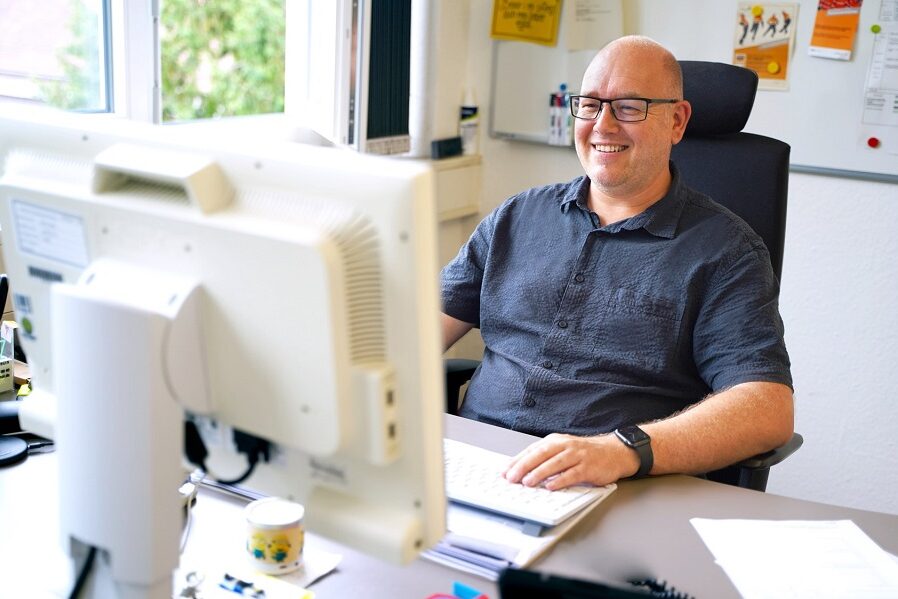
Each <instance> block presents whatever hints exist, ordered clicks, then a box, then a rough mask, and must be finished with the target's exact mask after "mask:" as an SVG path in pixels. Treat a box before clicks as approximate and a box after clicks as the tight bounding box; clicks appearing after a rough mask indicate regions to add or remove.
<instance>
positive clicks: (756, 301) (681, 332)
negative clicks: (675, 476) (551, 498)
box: [442, 36, 793, 489]
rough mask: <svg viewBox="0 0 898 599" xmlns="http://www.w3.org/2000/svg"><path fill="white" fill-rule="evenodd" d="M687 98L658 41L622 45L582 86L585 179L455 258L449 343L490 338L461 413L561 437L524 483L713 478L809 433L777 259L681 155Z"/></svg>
mask: <svg viewBox="0 0 898 599" xmlns="http://www.w3.org/2000/svg"><path fill="white" fill-rule="evenodd" d="M682 93H683V92H682V74H681V72H680V68H679V65H678V63H677V61H676V60H675V59H674V57H673V56H672V55H671V54H670V53H669V52H668V51H667V50H665V49H664V48H663V47H661V46H660V45H658V44H657V43H655V42H654V41H652V40H650V39H648V38H644V37H637V36H630V37H625V38H621V39H619V40H616V41H614V42H612V43H610V44H608V45H607V46H606V47H605V48H603V49H602V50H601V51H600V52H599V53H598V54H597V55H596V57H595V59H594V60H593V61H592V63H591V64H590V65H589V67H588V68H587V70H586V73H585V75H584V77H583V84H582V87H581V91H580V94H581V95H580V96H574V97H572V106H573V109H574V111H575V114H576V116H577V118H576V119H575V121H576V123H575V130H574V136H575V143H576V149H577V155H578V157H579V159H580V163H581V164H582V166H583V169H584V171H585V172H586V176H585V177H580V178H578V179H575V180H574V181H572V182H570V183H567V184H557V185H551V186H547V187H544V188H538V189H532V190H529V191H526V192H524V193H522V194H520V195H518V196H515V197H513V198H511V199H509V200H507V201H506V202H505V203H504V204H502V205H501V206H500V207H499V208H497V209H496V210H495V211H494V212H493V213H492V214H490V215H489V216H488V217H487V218H486V219H484V221H483V222H481V223H480V225H479V226H478V227H477V230H476V231H475V232H474V234H473V235H472V236H471V239H470V240H469V241H468V242H467V244H466V245H465V246H464V247H462V249H461V251H460V252H459V254H458V256H457V257H456V258H455V260H453V262H451V263H450V264H449V265H447V266H446V268H445V269H444V270H443V273H442V294H443V311H444V314H443V316H442V322H443V336H444V342H445V346H446V347H447V348H448V347H450V346H451V345H452V344H453V343H455V341H457V340H458V339H459V338H460V337H461V336H462V335H464V334H465V333H466V332H467V331H468V330H470V329H471V328H472V327H473V326H478V327H479V328H480V330H481V335H482V336H483V339H484V343H485V346H486V349H485V352H484V357H483V362H482V363H481V366H480V369H479V370H478V372H477V373H476V374H475V376H474V378H473V379H472V380H471V383H470V384H469V388H468V392H467V395H466V398H465V402H464V404H463V406H462V409H461V414H462V415H463V416H466V417H469V418H474V419H478V420H481V421H485V422H490V423H493V424H498V425H501V426H505V427H508V428H513V429H516V430H521V431H524V432H528V433H531V434H536V435H539V436H545V438H544V439H542V440H540V441H538V442H536V443H534V444H532V445H531V446H530V447H528V448H527V449H526V450H524V451H523V452H521V453H520V454H519V455H518V456H516V457H515V458H513V459H512V461H511V464H510V465H509V467H508V470H507V471H506V473H505V476H506V478H507V479H509V480H511V481H513V482H522V483H523V484H525V485H537V484H540V483H542V482H545V484H546V486H547V487H548V488H550V489H558V488H563V487H566V486H569V485H572V484H576V483H581V482H588V483H593V484H596V485H602V484H606V483H609V482H613V481H616V480H618V479H620V478H626V477H630V476H634V475H639V476H643V475H646V474H665V473H702V472H707V471H710V470H714V469H717V468H721V467H724V466H726V465H729V464H732V463H734V462H737V461H739V460H741V459H744V458H747V457H750V456H752V455H755V454H757V453H761V452H763V451H767V450H769V449H772V448H774V447H777V446H779V445H782V444H783V443H785V442H786V441H787V440H788V439H789V438H790V437H791V435H792V428H793V400H792V391H791V376H790V373H789V359H788V355H787V353H786V349H785V345H784V343H783V337H782V335H783V330H782V321H781V319H780V317H779V313H778V309H777V298H778V283H777V281H776V278H775V276H774V274H773V272H772V268H771V265H770V257H769V255H768V253H767V250H766V248H765V247H764V245H763V242H762V241H761V240H760V238H759V237H758V236H757V235H756V234H755V233H754V232H753V231H752V230H751V229H750V228H749V227H748V225H746V224H745V223H744V222H743V221H741V220H740V219H739V218H738V217H736V216H735V215H733V214H732V213H731V212H729V211H727V210H726V209H724V208H722V207H721V206H719V205H718V204H715V203H714V202H712V201H711V200H710V199H709V198H707V197H706V196H704V195H702V194H699V193H697V192H694V191H692V190H690V189H688V188H687V187H685V185H684V184H683V182H682V181H680V179H679V175H678V174H677V172H676V169H675V167H674V166H673V164H672V163H670V162H669V158H670V151H671V147H672V146H673V144H676V143H677V142H679V141H680V139H681V138H682V136H683V132H684V131H685V129H686V123H687V122H688V120H689V117H690V115H691V110H692V109H691V107H690V105H689V103H688V102H685V101H683V100H682ZM713 166H714V165H713V164H709V165H708V168H713ZM634 425H638V427H637V426H634ZM547 479H548V480H547Z"/></svg>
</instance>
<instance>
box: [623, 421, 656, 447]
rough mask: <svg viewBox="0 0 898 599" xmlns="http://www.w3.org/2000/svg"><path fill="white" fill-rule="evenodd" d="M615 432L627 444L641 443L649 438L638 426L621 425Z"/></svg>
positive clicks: (646, 441)
mask: <svg viewBox="0 0 898 599" xmlns="http://www.w3.org/2000/svg"><path fill="white" fill-rule="evenodd" d="M617 433H618V435H619V436H620V437H621V438H622V439H623V440H624V441H625V442H626V443H627V445H634V446H635V445H643V444H645V443H648V442H649V441H650V440H651V438H650V437H649V436H648V435H647V434H646V433H645V431H643V430H642V429H641V428H639V427H638V426H622V427H621V428H619V429H617Z"/></svg>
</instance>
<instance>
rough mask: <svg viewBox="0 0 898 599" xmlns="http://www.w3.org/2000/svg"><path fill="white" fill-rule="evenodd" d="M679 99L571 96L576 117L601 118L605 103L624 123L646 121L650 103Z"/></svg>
mask: <svg viewBox="0 0 898 599" xmlns="http://www.w3.org/2000/svg"><path fill="white" fill-rule="evenodd" d="M677 102H679V100H669V99H663V100H657V99H652V98H617V99H616V100H606V99H604V98H593V97H592V96H571V114H572V115H574V117H575V118H578V119H583V120H585V121H594V120H596V119H597V118H599V114H600V113H601V112H602V108H603V107H604V106H605V104H608V106H610V107H611V114H612V115H613V116H614V118H616V119H617V120H619V121H620V122H622V123H637V122H639V121H644V120H645V119H646V118H648V115H649V104H675V103H677Z"/></svg>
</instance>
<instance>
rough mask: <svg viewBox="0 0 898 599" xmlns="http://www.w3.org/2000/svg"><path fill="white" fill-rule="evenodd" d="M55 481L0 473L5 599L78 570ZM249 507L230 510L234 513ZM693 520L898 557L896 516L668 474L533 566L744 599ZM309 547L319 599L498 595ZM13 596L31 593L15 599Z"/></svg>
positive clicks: (44, 471)
mask: <svg viewBox="0 0 898 599" xmlns="http://www.w3.org/2000/svg"><path fill="white" fill-rule="evenodd" d="M446 434H447V436H449V437H451V438H453V439H458V440H460V441H466V442H468V443H476V444H479V445H481V446H483V447H486V448H488V449H492V450H495V451H501V452H504V453H514V452H516V451H517V450H518V449H520V448H522V447H524V446H526V445H527V444H528V443H529V442H530V441H531V440H532V437H529V436H527V435H523V434H520V433H515V432H513V431H508V430H505V429H500V428H496V427H492V426H489V425H485V424H481V423H477V422H472V421H469V420H464V419H461V418H457V417H454V416H447V417H446ZM55 473H56V459H55V456H54V455H53V454H47V455H35V456H31V457H29V458H28V459H27V460H26V461H25V462H23V463H22V464H20V465H17V466H13V467H9V468H5V469H0V572H2V583H0V596H2V597H6V596H28V597H58V596H65V594H66V592H67V590H68V588H69V585H70V581H71V567H70V565H69V563H68V561H67V559H66V558H65V556H64V555H63V554H62V552H61V551H57V550H56V549H55V548H56V543H57V533H56V530H57V529H58V515H57V514H56V513H55V509H56V504H57V501H56V494H55V488H56V479H55ZM209 493H210V492H208V491H205V490H204V491H202V492H201V494H200V497H199V501H198V503H197V508H196V510H195V519H196V520H195V524H194V529H193V532H192V534H191V540H190V544H191V545H192V544H193V543H201V542H202V530H203V528H204V527H206V526H209V525H210V523H209V522H204V521H203V502H204V500H210V497H211V496H210V494H209ZM215 497H218V496H217V495H216V496H215ZM223 501H231V500H229V499H225V500H223ZM242 505H243V504H242V503H240V502H239V501H233V506H234V509H235V510H239V509H240V508H242ZM237 517H239V514H238V516H237ZM693 517H703V518H757V519H801V520H812V519H816V520H840V519H850V520H853V521H854V522H855V523H856V524H857V525H858V526H860V527H861V529H863V530H864V532H865V533H867V534H868V535H869V536H870V537H871V538H872V539H873V540H874V541H876V542H877V543H878V544H879V545H880V546H881V547H882V548H883V549H885V550H886V551H889V552H891V553H898V516H893V515H888V514H879V513H874V512H866V511H862V510H854V509H848V508H840V507H835V506H828V505H823V504H819V503H814V502H809V501H800V500H796V499H789V498H785V497H778V496H775V495H770V494H765V493H759V492H756V491H748V490H745V489H739V488H735V487H729V486H726V485H721V484H718V483H713V482H709V481H705V480H700V479H697V478H693V477H689V476H665V477H659V478H653V479H644V480H639V481H625V482H622V483H620V484H619V486H618V490H617V491H616V492H615V493H614V494H612V495H611V497H609V498H608V499H607V500H605V501H604V502H603V503H602V504H600V505H599V507H598V508H596V509H595V510H594V511H593V512H592V513H591V514H589V516H587V517H586V518H585V519H584V520H583V522H581V523H580V524H579V525H578V526H577V527H576V528H575V529H574V530H573V531H571V533H569V535H568V536H566V537H565V538H564V539H562V541H561V542H560V543H559V544H558V545H557V546H556V547H555V549H554V550H553V551H552V552H551V553H550V554H549V555H547V556H546V557H545V558H543V559H542V560H541V561H540V562H539V563H538V564H537V565H536V568H537V569H540V570H545V571H550V572H553V573H556V574H561V575H566V576H575V577H580V578H593V579H599V580H601V579H605V580H620V579H621V578H625V577H627V576H630V575H636V574H646V575H650V576H656V577H658V578H662V579H667V580H668V581H670V582H671V583H672V584H674V585H675V586H677V587H678V588H680V589H683V590H686V591H688V592H691V593H692V594H694V595H696V596H697V597H717V598H727V597H738V594H737V593H736V590H735V588H734V587H733V585H732V584H731V583H730V581H729V579H728V578H727V577H726V574H724V572H723V570H721V569H720V568H719V567H718V566H717V565H715V564H714V561H713V558H712V556H711V554H710V552H709V551H708V550H707V549H706V548H705V545H704V543H703V542H702V540H701V539H700V538H699V536H698V534H697V533H696V532H695V530H694V529H693V528H692V526H691V525H690V524H689V519H690V518H693ZM307 543H308V546H310V547H311V546H317V547H320V548H322V549H325V550H328V551H333V552H337V553H341V554H342V555H343V561H342V562H341V563H340V565H339V566H338V568H337V571H336V572H334V573H332V574H330V575H329V576H327V577H326V578H324V579H322V580H321V581H319V582H318V583H316V584H315V585H314V586H313V587H312V589H313V590H314V591H315V593H316V597H318V599H330V598H337V599H341V598H345V597H385V598H386V597H389V598H395V597H402V598H408V599H417V598H423V597H426V596H427V595H429V594H430V593H434V592H437V591H444V592H446V591H449V590H451V585H452V581H453V580H459V581H462V582H465V583H467V584H470V585H472V586H474V587H476V588H478V589H481V590H483V591H485V592H487V593H488V594H489V595H490V597H491V598H492V599H496V597H498V592H497V591H496V586H495V585H494V584H491V583H489V582H487V581H485V580H482V579H480V578H476V577H473V576H468V575H466V574H463V573H461V572H456V571H454V570H450V569H447V568H445V567H443V566H439V565H437V564H434V563H431V562H428V561H425V560H418V561H416V562H413V563H412V564H410V565H409V566H406V567H398V566H393V565H390V564H385V563H383V562H381V561H379V560H377V559H375V558H372V557H369V556H366V555H363V554H361V553H358V552H356V551H353V550H350V549H347V548H346V547H343V546H341V545H338V544H336V543H333V542H331V541H328V540H326V539H322V538H321V537H317V536H315V535H313V534H310V535H309V536H308V540H307ZM36 574H39V576H36ZM17 583H18V584H17ZM11 588H16V589H28V591H29V592H28V593H27V594H10V595H7V593H8V591H9V590H10V589H11Z"/></svg>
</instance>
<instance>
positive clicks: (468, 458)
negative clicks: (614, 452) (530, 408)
mask: <svg viewBox="0 0 898 599" xmlns="http://www.w3.org/2000/svg"><path fill="white" fill-rule="evenodd" d="M443 459H444V461H445V464H446V495H447V496H448V497H449V499H450V501H455V502H457V503H463V504H466V505H471V506H474V507H477V508H481V509H485V510H489V511H491V512H497V513H500V514H504V515H506V516H511V517H513V518H516V519H519V520H523V521H524V522H525V523H535V524H536V525H537V527H536V528H531V529H530V530H529V532H532V533H533V534H539V532H540V530H541V528H543V527H551V526H555V525H556V524H559V523H561V522H563V521H564V520H567V519H568V518H569V517H571V516H573V515H574V514H576V513H577V512H579V511H580V510H581V509H583V508H584V507H586V506H587V505H589V504H591V503H593V502H595V501H601V500H602V499H604V498H605V497H607V496H608V495H610V494H611V492H612V491H614V490H615V489H616V488H617V485H613V484H611V485H606V486H604V487H590V486H575V487H568V488H566V489H561V490H559V491H549V490H548V489H546V488H544V487H542V486H538V487H525V486H524V485H520V484H516V483H510V482H508V481H507V480H505V478H503V477H502V476H501V473H502V471H503V470H504V469H505V467H506V466H508V462H509V460H510V459H511V458H510V456H507V455H502V454H501V453H496V452H494V451H489V450H486V449H482V448H480V447H475V446H474V445H469V444H467V443H462V442H460V441H453V440H451V439H444V440H443ZM525 531H527V527H525Z"/></svg>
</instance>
